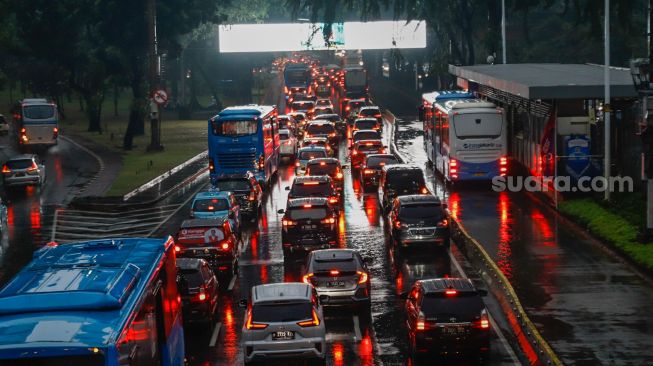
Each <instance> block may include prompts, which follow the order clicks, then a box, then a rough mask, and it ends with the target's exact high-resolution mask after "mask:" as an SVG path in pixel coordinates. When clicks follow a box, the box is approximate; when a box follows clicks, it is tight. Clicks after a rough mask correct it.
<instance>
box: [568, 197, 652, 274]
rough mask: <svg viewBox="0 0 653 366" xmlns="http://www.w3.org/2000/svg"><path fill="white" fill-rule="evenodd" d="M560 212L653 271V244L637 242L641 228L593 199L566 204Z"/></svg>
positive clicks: (570, 201)
mask: <svg viewBox="0 0 653 366" xmlns="http://www.w3.org/2000/svg"><path fill="white" fill-rule="evenodd" d="M558 208H559V210H560V212H562V213H563V214H565V215H567V216H569V217H571V218H572V219H574V220H576V221H577V222H579V223H580V224H582V225H584V226H585V227H587V229H588V230H589V231H590V233H592V234H593V235H594V236H596V237H598V238H599V239H601V240H603V241H605V242H607V243H609V244H612V245H614V247H616V249H617V250H619V251H620V252H621V253H623V254H624V255H626V256H627V257H629V258H630V259H632V260H633V262H635V263H636V264H638V265H640V266H641V267H643V268H645V269H646V270H648V271H649V272H651V271H653V243H647V244H642V243H639V242H638V241H637V235H638V232H639V228H638V225H637V223H633V222H632V221H630V220H628V219H627V218H626V217H623V216H621V215H618V214H615V213H614V212H612V211H611V210H609V209H607V208H605V207H603V206H602V205H601V204H599V203H597V202H596V201H594V200H593V199H591V198H584V199H575V200H568V201H563V202H561V203H560V205H559V206H558Z"/></svg>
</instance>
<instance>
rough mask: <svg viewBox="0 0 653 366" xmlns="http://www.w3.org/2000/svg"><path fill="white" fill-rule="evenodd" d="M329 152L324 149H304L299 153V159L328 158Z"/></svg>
mask: <svg viewBox="0 0 653 366" xmlns="http://www.w3.org/2000/svg"><path fill="white" fill-rule="evenodd" d="M326 157H327V154H326V151H324V150H313V151H302V152H300V153H299V160H311V159H315V158H326Z"/></svg>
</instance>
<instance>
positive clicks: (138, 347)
mask: <svg viewBox="0 0 653 366" xmlns="http://www.w3.org/2000/svg"><path fill="white" fill-rule="evenodd" d="M155 311H156V307H155V303H154V296H153V295H152V294H150V295H148V296H147V298H146V299H145V301H144V302H143V305H142V306H141V308H140V311H139V312H138V314H137V315H136V317H135V318H134V320H133V321H132V323H131V325H130V326H129V328H128V329H127V331H126V332H125V333H123V335H122V339H121V340H120V342H119V343H118V344H119V346H118V354H119V356H118V358H119V365H120V366H131V365H156V364H158V363H159V357H160V354H159V346H158V337H157V328H158V327H159V325H158V324H157V319H158V318H157V317H156V316H155Z"/></svg>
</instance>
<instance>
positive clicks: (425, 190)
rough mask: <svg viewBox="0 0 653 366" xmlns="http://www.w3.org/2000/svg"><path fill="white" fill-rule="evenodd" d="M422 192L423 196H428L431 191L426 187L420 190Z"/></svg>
mask: <svg viewBox="0 0 653 366" xmlns="http://www.w3.org/2000/svg"><path fill="white" fill-rule="evenodd" d="M420 192H421V193H422V194H427V193H429V189H428V188H426V187H422V189H421V190H420Z"/></svg>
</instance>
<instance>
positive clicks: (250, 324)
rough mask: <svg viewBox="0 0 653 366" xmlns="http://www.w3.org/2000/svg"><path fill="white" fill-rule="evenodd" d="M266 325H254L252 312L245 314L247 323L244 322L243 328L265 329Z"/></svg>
mask: <svg viewBox="0 0 653 366" xmlns="http://www.w3.org/2000/svg"><path fill="white" fill-rule="evenodd" d="M267 327H268V325H267V324H265V323H254V322H253V321H252V311H251V310H250V311H248V312H247V321H246V322H245V328H247V329H265V328H267Z"/></svg>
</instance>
